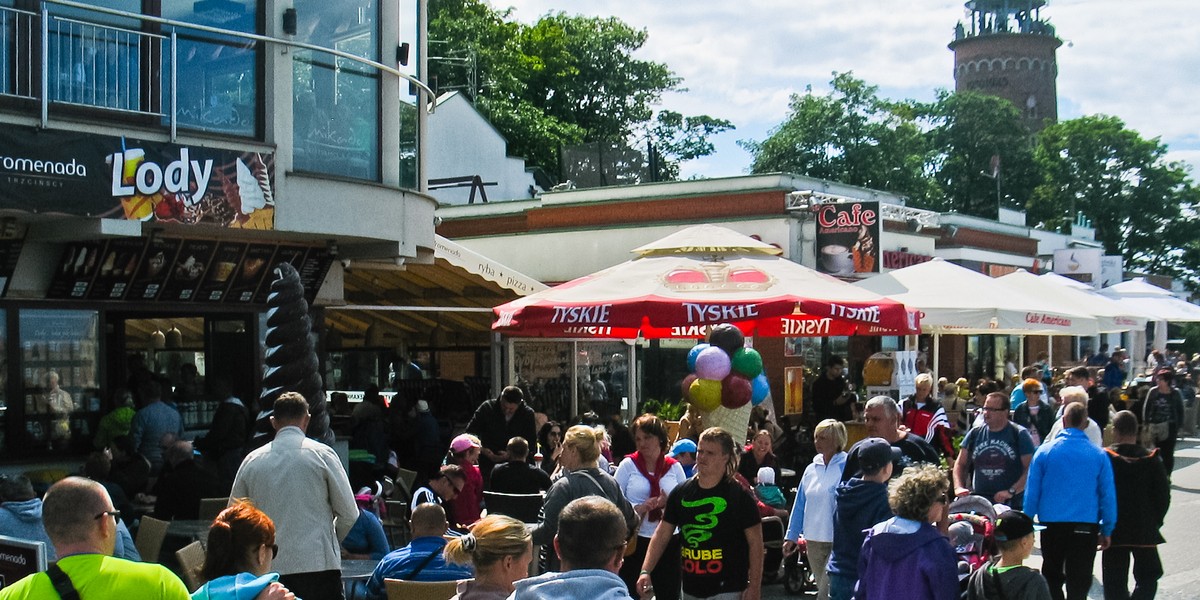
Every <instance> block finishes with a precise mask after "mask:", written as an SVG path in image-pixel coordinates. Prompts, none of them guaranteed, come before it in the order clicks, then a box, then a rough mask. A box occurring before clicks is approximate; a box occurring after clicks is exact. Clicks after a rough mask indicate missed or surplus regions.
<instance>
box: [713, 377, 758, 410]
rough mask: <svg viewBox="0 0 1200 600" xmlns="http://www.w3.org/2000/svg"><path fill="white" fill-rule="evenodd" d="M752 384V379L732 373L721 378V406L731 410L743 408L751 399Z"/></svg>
mask: <svg viewBox="0 0 1200 600" xmlns="http://www.w3.org/2000/svg"><path fill="white" fill-rule="evenodd" d="M751 395H752V386H751V385H750V380H749V379H746V378H745V377H742V376H741V375H738V374H736V373H731V374H730V375H729V376H728V377H726V378H725V379H722V380H721V406H724V407H725V408H728V409H730V410H733V409H737V408H741V407H743V406H745V405H746V403H747V402H749V401H750V396H751Z"/></svg>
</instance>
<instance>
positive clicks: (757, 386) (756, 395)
mask: <svg viewBox="0 0 1200 600" xmlns="http://www.w3.org/2000/svg"><path fill="white" fill-rule="evenodd" d="M770 395H771V384H770V382H768V381H767V374H766V373H759V374H758V377H755V378H754V379H753V380H751V381H750V403H751V404H753V405H754V406H758V405H759V404H762V403H763V400H766V399H767V396H770Z"/></svg>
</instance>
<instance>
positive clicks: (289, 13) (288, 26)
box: [283, 8, 296, 35]
mask: <svg viewBox="0 0 1200 600" xmlns="http://www.w3.org/2000/svg"><path fill="white" fill-rule="evenodd" d="M283 32H284V33H285V34H287V35H296V9H294V8H288V9H284V11H283Z"/></svg>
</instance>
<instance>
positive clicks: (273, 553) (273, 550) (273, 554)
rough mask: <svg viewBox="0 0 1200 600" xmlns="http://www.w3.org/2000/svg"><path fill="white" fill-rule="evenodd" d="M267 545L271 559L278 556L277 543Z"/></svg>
mask: <svg viewBox="0 0 1200 600" xmlns="http://www.w3.org/2000/svg"><path fill="white" fill-rule="evenodd" d="M267 547H268V548H270V549H271V560H275V558H276V557H278V556H279V546H278V545H277V544H271V545H270V546H267Z"/></svg>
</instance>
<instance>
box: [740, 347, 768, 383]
mask: <svg viewBox="0 0 1200 600" xmlns="http://www.w3.org/2000/svg"><path fill="white" fill-rule="evenodd" d="M762 370H763V363H762V355H761V354H759V353H758V350H755V349H754V348H742V349H741V350H738V351H737V352H734V353H733V371H734V372H735V373H737V374H738V375H741V376H743V377H745V378H746V379H754V378H755V377H758V375H759V373H762Z"/></svg>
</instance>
